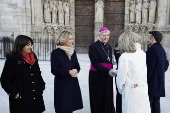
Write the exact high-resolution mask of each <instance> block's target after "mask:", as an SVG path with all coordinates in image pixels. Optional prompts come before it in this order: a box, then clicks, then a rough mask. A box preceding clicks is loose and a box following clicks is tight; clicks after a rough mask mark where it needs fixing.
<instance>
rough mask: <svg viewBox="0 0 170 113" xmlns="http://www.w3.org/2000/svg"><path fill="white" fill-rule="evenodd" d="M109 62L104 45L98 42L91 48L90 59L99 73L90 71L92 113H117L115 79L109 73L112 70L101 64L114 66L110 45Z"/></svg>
mask: <svg viewBox="0 0 170 113" xmlns="http://www.w3.org/2000/svg"><path fill="white" fill-rule="evenodd" d="M107 45H108V50H109V52H108V53H109V57H110V58H111V60H110V61H109V60H107V58H108V56H107V55H106V53H105V51H104V49H103V48H102V44H101V43H100V42H99V40H98V41H96V42H95V43H93V44H91V45H90V46H89V58H90V61H91V64H92V65H93V66H94V68H95V69H96V70H97V71H93V70H90V71H89V93H90V107H91V113H115V110H114V105H113V103H114V102H113V77H111V76H110V75H109V74H108V73H109V71H110V69H108V68H105V67H104V66H103V65H101V64H100V63H107V64H112V48H111V46H110V45H109V44H107ZM107 45H106V46H107Z"/></svg>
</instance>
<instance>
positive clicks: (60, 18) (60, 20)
mask: <svg viewBox="0 0 170 113" xmlns="http://www.w3.org/2000/svg"><path fill="white" fill-rule="evenodd" d="M58 23H59V24H64V9H63V3H62V2H61V1H59V2H58Z"/></svg>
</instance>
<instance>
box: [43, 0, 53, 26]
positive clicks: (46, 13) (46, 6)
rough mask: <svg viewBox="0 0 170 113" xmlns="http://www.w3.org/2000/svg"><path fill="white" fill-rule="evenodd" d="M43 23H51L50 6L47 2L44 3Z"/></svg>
mask: <svg viewBox="0 0 170 113" xmlns="http://www.w3.org/2000/svg"><path fill="white" fill-rule="evenodd" d="M44 21H45V22H46V23H50V22H51V14H50V4H49V2H48V0H46V1H45V3H44Z"/></svg>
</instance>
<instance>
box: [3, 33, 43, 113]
mask: <svg viewBox="0 0 170 113" xmlns="http://www.w3.org/2000/svg"><path fill="white" fill-rule="evenodd" d="M32 45H33V41H32V39H31V38H30V37H28V36H24V35H19V36H17V38H16V39H15V43H14V47H13V50H12V51H11V52H9V53H8V54H7V59H6V62H5V65H4V68H3V71H2V74H1V85H2V88H3V89H4V90H5V91H6V92H7V94H8V95H9V103H10V105H9V106H10V113H42V112H43V111H45V106H44V101H43V97H42V94H43V90H44V89H45V82H44V81H43V78H42V76H41V71H40V68H39V64H38V60H37V57H36V55H35V54H34V53H33V52H32Z"/></svg>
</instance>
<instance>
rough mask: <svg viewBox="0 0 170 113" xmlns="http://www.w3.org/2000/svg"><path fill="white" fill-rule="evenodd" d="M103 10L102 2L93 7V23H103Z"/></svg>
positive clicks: (99, 1) (100, 0)
mask: <svg viewBox="0 0 170 113" xmlns="http://www.w3.org/2000/svg"><path fill="white" fill-rule="evenodd" d="M103 8H104V4H103V2H102V0H98V1H97V2H96V5H95V22H103Z"/></svg>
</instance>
